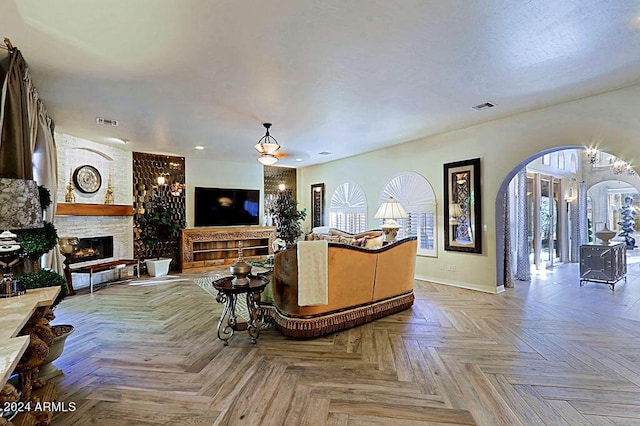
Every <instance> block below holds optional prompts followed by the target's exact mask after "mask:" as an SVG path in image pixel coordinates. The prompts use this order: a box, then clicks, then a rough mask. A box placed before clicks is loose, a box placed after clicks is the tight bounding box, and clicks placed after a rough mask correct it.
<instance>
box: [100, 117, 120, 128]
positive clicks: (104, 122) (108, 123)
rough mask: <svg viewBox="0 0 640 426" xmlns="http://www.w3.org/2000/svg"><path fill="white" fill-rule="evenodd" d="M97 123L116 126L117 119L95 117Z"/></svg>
mask: <svg viewBox="0 0 640 426" xmlns="http://www.w3.org/2000/svg"><path fill="white" fill-rule="evenodd" d="M96 123H97V124H102V125H103V126H113V127H116V126H117V125H118V120H109V119H108V118H100V117H98V118H96Z"/></svg>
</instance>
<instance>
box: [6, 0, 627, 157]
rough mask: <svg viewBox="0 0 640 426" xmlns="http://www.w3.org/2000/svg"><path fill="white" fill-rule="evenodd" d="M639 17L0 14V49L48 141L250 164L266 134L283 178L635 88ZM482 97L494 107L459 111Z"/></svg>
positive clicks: (117, 11)
mask: <svg viewBox="0 0 640 426" xmlns="http://www.w3.org/2000/svg"><path fill="white" fill-rule="evenodd" d="M639 12H640V11H639V6H638V2H637V1H635V0H634V1H624V0H616V1H610V0H608V1H594V0H583V1H569V0H562V1H560V0H553V1H546V0H537V1H529V2H522V1H507V0H504V1H500V0H482V1H480V0H477V1H473V0H446V1H445V0H433V1H427V0H384V1H382V0H379V1H376V0H325V1H322V2H319V1H311V0H269V1H265V0H244V1H237V0H226V1H225V0H223V1H220V0H218V1H204V0H135V1H131V0H126V1H125V0H110V1H100V2H97V1H93V0H91V1H88V0H49V1H38V0H20V1H6V0H0V31H1V33H0V36H4V37H9V38H10V39H11V41H12V43H13V44H14V45H15V46H16V47H18V48H19V49H20V50H21V51H22V52H23V55H24V57H25V59H26V60H27V62H28V63H29V65H30V67H31V69H32V74H33V77H34V82H35V85H36V87H37V88H38V91H39V94H40V97H41V98H42V99H43V100H44V102H45V105H46V106H47V108H48V110H49V112H50V115H51V116H52V117H53V119H54V120H55V122H56V125H57V130H59V131H61V132H64V133H68V134H71V135H74V136H78V137H82V138H87V139H91V140H94V141H97V142H106V143H113V142H112V141H111V139H109V138H125V139H128V140H129V141H130V143H129V144H128V145H127V147H128V149H131V150H134V151H150V152H157V153H164V154H173V155H180V156H187V157H189V156H194V155H198V156H208V157H210V158H212V159H217V160H229V161H255V159H256V157H257V154H256V152H255V151H254V149H253V145H254V144H255V142H256V141H257V140H258V139H259V138H260V137H261V136H262V135H263V134H264V129H263V127H262V125H261V123H263V122H265V121H267V122H272V123H273V127H272V129H271V133H272V135H273V136H275V137H276V138H277V139H278V141H279V142H280V144H281V145H282V150H281V151H282V153H283V155H284V157H283V158H282V159H281V161H280V162H279V163H278V165H289V166H306V165H310V164H315V163H320V162H325V161H330V160H334V159H338V158H342V157H346V156H350V155H355V154H358V153H361V152H365V151H370V150H373V149H377V148H381V147H383V146H388V145H393V144H398V143H402V142H406V141H410V140H414V139H417V138H421V137H424V136H428V135H432V134H436V133H441V132H444V131H448V130H452V129H456V128H461V127H466V126H469V125H472V124H476V123H480V122H484V121H489V120H493V119H496V118H499V117H504V116H508V115H512V114H516V113H519V112H524V111H527V110H532V109H537V108H541V107H545V106H549V105H554V104H558V103H562V102H566V101H570V100H573V99H576V98H581V97H585V96H589V95H593V94H597V93H602V92H606V91H610V90H613V89H617V88H621V87H625V86H629V85H633V84H637V83H639V82H640V33H639V21H638V19H639ZM487 101H491V102H493V103H495V104H497V105H498V106H497V107H496V108H493V109H490V110H485V111H475V110H473V109H472V108H471V107H472V106H473V105H476V104H480V103H483V102H487ZM96 117H104V118H108V119H115V120H118V121H119V122H120V125H119V126H118V127H105V126H98V125H97V124H96V123H95V119H96ZM195 145H203V146H205V147H206V149H205V150H204V151H202V152H196V151H194V149H193V147H194V146H195ZM321 151H326V152H330V153H331V154H330V155H326V156H323V155H319V153H320V152H321ZM296 158H300V159H302V161H300V162H296V161H295V159H296Z"/></svg>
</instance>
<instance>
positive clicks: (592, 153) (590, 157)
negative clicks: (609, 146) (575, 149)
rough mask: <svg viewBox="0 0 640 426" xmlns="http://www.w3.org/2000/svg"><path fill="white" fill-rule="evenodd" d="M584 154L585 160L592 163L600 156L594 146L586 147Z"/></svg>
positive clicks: (598, 160)
mask: <svg viewBox="0 0 640 426" xmlns="http://www.w3.org/2000/svg"><path fill="white" fill-rule="evenodd" d="M585 155H586V156H587V161H589V163H591V164H592V165H593V164H596V163H599V162H600V157H601V156H600V153H599V152H598V150H597V149H596V148H593V147H589V148H586V149H585Z"/></svg>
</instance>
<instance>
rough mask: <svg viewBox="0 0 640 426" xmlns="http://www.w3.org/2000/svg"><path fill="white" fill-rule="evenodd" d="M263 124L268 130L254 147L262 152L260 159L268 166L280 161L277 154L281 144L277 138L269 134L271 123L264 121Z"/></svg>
mask: <svg viewBox="0 0 640 426" xmlns="http://www.w3.org/2000/svg"><path fill="white" fill-rule="evenodd" d="M262 125H263V126H264V128H265V129H267V132H266V133H265V135H264V136H263V137H261V138H260V140H259V141H258V143H257V144H255V146H254V148H255V149H256V151H258V152H259V153H260V154H261V155H260V157H259V158H258V161H259V162H260V163H262V164H264V165H266V166H270V165H272V164H275V162H276V161H278V159H277V158H276V156H275V154H276V152H278V150H279V149H280V145H279V144H278V141H277V140H276V138H274V137H273V136H271V135H270V134H269V128H270V127H271V123H263V124H262Z"/></svg>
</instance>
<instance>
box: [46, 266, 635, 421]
mask: <svg viewBox="0 0 640 426" xmlns="http://www.w3.org/2000/svg"><path fill="white" fill-rule="evenodd" d="M577 277H578V272H577V265H564V266H560V267H557V268H556V269H555V271H554V274H553V275H552V278H549V277H547V278H546V279H545V278H544V277H536V278H535V279H534V280H533V281H532V282H531V283H523V282H518V283H517V287H516V288H515V289H509V290H507V291H506V292H505V293H504V294H501V295H490V294H483V293H479V292H474V291H468V290H462V289H457V288H453V287H447V286H443V285H436V284H430V283H424V282H418V281H416V286H415V287H416V296H417V300H416V303H415V305H414V306H413V308H412V309H410V310H407V311H405V312H401V313H399V314H396V315H393V316H390V317H387V318H384V319H380V320H378V321H375V322H373V323H370V324H367V325H363V326H360V327H357V328H354V329H351V330H348V331H344V332H341V333H336V334H334V335H331V336H328V337H324V338H320V339H314V340H307V341H299V340H291V339H287V338H284V337H283V336H281V335H280V334H279V333H278V332H277V331H276V330H275V329H267V330H263V333H262V334H261V336H260V339H259V342H258V344H257V345H256V346H253V345H251V344H250V343H249V339H248V338H247V337H246V335H245V334H244V333H240V334H238V335H237V336H235V337H234V338H233V339H232V340H231V341H230V344H229V346H228V347H223V345H222V343H221V342H220V341H218V340H217V339H216V335H215V325H216V321H217V318H218V316H219V314H220V312H221V308H220V306H219V305H218V304H217V303H216V302H215V300H214V299H213V297H211V295H209V294H208V293H207V292H205V291H204V290H202V289H201V288H199V287H198V286H196V285H195V284H194V283H193V282H191V281H189V280H188V277H186V276H180V275H178V276H175V277H174V279H173V280H171V281H168V282H164V283H157V284H153V282H148V283H147V284H148V285H127V284H119V285H112V286H110V287H107V288H104V289H101V290H100V291H97V292H95V293H94V294H93V295H89V294H78V295H76V296H73V297H69V298H67V299H66V300H65V301H64V302H63V303H62V304H61V305H60V307H59V308H58V310H57V311H56V314H57V316H58V318H57V319H56V321H55V323H59V324H60V323H71V324H74V325H75V326H76V331H75V333H74V334H72V335H71V336H70V337H69V339H68V340H67V345H66V348H65V352H64V353H63V355H62V357H61V358H60V359H59V360H58V361H56V364H57V365H58V366H59V367H60V368H62V369H63V370H64V372H65V375H64V376H63V377H61V378H60V379H59V380H58V385H59V390H60V398H59V400H60V401H64V402H67V403H68V402H75V404H76V405H77V407H78V409H77V410H76V411H75V412H68V413H57V414H56V416H55V417H54V425H89V424H96V425H213V424H218V425H263V424H264V425H325V424H326V425H423V424H432V425H445V424H446V425H451V424H464V425H467V424H479V425H588V424H596V425H622V424H625V425H626V424H640V322H638V320H640V302H639V300H640V264H639V263H632V264H630V274H629V279H628V282H627V283H626V284H624V283H620V284H619V285H618V286H617V287H616V290H615V292H612V291H611V290H610V289H609V287H608V286H605V285H601V284H592V283H588V284H586V285H585V286H584V287H580V286H579V281H578V279H577Z"/></svg>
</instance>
